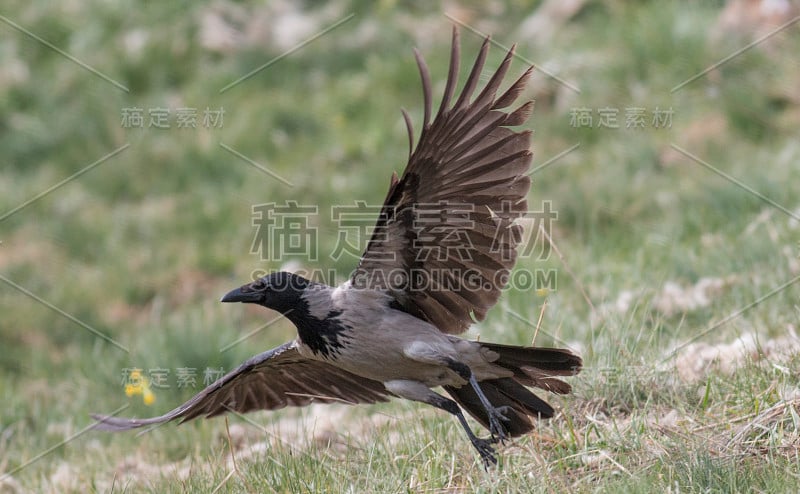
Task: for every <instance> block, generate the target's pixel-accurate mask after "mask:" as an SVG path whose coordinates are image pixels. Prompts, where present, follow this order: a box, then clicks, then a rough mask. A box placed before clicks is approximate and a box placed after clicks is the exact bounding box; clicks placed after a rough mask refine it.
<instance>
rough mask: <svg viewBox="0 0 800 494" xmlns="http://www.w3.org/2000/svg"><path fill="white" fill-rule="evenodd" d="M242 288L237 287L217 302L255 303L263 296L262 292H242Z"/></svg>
mask: <svg viewBox="0 0 800 494" xmlns="http://www.w3.org/2000/svg"><path fill="white" fill-rule="evenodd" d="M245 286H248V285H245ZM242 288H244V287H239V288H237V289H235V290H231V291H229V292H228V293H226V294H225V295H224V296H223V297H222V298H221V299H220V300H219V301H220V302H250V303H256V302H258V301H260V300H261V297H262V296H263V295H264V294H263V292H258V291H247V292H246V291H244V290H242Z"/></svg>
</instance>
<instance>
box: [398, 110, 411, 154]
mask: <svg viewBox="0 0 800 494" xmlns="http://www.w3.org/2000/svg"><path fill="white" fill-rule="evenodd" d="M400 113H402V114H403V120H404V121H405V122H406V132H408V156H409V158H410V157H411V153H413V152H414V124H413V123H412V122H411V116H410V115H409V114H408V112H407V111H406V109H405V108H401V109H400Z"/></svg>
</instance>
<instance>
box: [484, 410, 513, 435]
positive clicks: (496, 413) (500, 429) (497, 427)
mask: <svg viewBox="0 0 800 494" xmlns="http://www.w3.org/2000/svg"><path fill="white" fill-rule="evenodd" d="M510 410H511V407H508V406H501V407H493V408H490V409H489V410H488V412H489V413H488V414H489V432H491V433H492V438H491V442H492V443H498V442H499V443H500V444H502V443H503V442H504V441H505V440H506V439H508V435H507V434H506V428H505V426H504V425H503V422H510V420H509V418H508V417H507V416H506V413H507V412H509V411H510Z"/></svg>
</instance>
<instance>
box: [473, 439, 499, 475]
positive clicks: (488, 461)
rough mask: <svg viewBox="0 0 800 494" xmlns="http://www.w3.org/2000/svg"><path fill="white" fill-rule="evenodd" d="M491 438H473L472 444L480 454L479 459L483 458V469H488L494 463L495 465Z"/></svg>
mask: <svg viewBox="0 0 800 494" xmlns="http://www.w3.org/2000/svg"><path fill="white" fill-rule="evenodd" d="M492 443H493V441H492V440H489V439H475V440H474V441H473V442H472V444H473V445H474V446H475V449H477V450H478V454H480V455H481V460H483V467H484V468H485V469H487V470H488V469H489V467H492V466H494V465H497V457H496V456H495V451H494V448H493V447H492Z"/></svg>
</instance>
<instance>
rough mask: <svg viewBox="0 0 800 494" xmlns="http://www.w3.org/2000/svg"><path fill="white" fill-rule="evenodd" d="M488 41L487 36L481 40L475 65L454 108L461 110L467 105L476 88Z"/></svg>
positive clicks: (488, 37) (487, 51)
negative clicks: (481, 43)
mask: <svg viewBox="0 0 800 494" xmlns="http://www.w3.org/2000/svg"><path fill="white" fill-rule="evenodd" d="M490 41H491V37H490V36H487V37H486V39H485V40H483V45H481V51H480V52H478V57H477V58H476V59H475V65H473V66H472V71H471V72H470V73H469V77H468V78H467V83H466V84H465V85H464V89H462V90H461V96H459V98H458V101H457V102H456V106H455V107H456V108H461V106H462V105H467V104H469V100H470V98H471V97H472V93H474V92H475V88H476V87H477V86H478V81H479V80H480V77H481V71H482V70H483V64H484V63H485V62H486V54H487V53H489V42H490Z"/></svg>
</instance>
